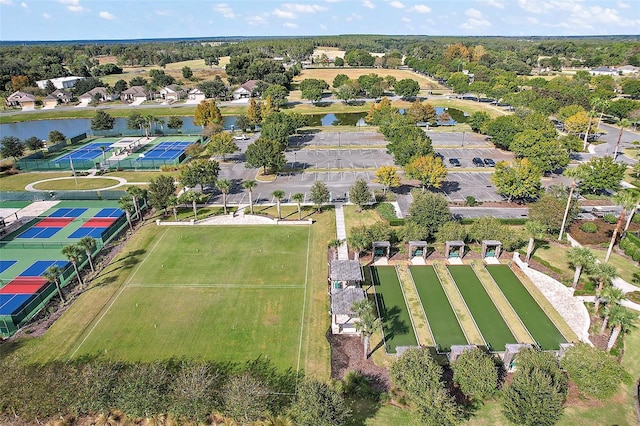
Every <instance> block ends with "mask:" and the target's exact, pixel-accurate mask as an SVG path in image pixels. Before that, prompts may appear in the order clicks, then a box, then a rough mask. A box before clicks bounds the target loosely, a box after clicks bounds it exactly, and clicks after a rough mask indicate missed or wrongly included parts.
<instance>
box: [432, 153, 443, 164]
mask: <svg viewBox="0 0 640 426" xmlns="http://www.w3.org/2000/svg"><path fill="white" fill-rule="evenodd" d="M433 156H434V157H435V158H439V159H440V160H442V162H444V155H442V154H440V153H439V152H436V153H435V154H433Z"/></svg>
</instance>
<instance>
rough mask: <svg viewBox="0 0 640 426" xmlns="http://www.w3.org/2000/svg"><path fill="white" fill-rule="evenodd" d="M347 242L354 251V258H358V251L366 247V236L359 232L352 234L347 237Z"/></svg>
mask: <svg viewBox="0 0 640 426" xmlns="http://www.w3.org/2000/svg"><path fill="white" fill-rule="evenodd" d="M347 244H348V245H349V247H351V249H352V250H353V253H354V256H353V257H354V260H360V252H362V251H363V250H365V249H366V248H367V245H368V244H367V241H366V237H365V236H364V235H362V234H360V233H358V234H353V235H350V236H348V237H347Z"/></svg>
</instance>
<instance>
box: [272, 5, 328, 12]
mask: <svg viewBox="0 0 640 426" xmlns="http://www.w3.org/2000/svg"><path fill="white" fill-rule="evenodd" d="M282 8H283V9H285V10H291V11H293V12H297V13H315V12H322V11H324V10H327V8H326V7H324V6H320V5H317V4H295V3H285V4H283V5H282Z"/></svg>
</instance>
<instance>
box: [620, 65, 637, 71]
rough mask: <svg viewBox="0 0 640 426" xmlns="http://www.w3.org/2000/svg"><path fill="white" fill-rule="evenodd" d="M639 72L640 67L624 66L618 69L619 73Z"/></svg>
mask: <svg viewBox="0 0 640 426" xmlns="http://www.w3.org/2000/svg"><path fill="white" fill-rule="evenodd" d="M638 70H640V67H634V66H633V65H623V66H621V67H618V71H631V72H638Z"/></svg>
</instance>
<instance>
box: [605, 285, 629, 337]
mask: <svg viewBox="0 0 640 426" xmlns="http://www.w3.org/2000/svg"><path fill="white" fill-rule="evenodd" d="M600 298H601V299H602V302H604V303H606V306H605V307H604V318H603V320H602V327H600V334H602V333H604V330H605V329H606V328H607V323H608V322H609V315H610V314H611V309H614V308H615V307H616V306H617V304H618V302H619V301H621V300H622V299H624V291H622V290H621V289H619V288H617V287H614V286H611V287H607V288H605V289H604V290H602V294H601V295H600Z"/></svg>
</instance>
